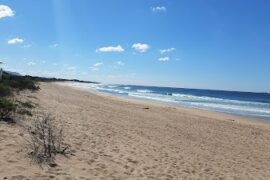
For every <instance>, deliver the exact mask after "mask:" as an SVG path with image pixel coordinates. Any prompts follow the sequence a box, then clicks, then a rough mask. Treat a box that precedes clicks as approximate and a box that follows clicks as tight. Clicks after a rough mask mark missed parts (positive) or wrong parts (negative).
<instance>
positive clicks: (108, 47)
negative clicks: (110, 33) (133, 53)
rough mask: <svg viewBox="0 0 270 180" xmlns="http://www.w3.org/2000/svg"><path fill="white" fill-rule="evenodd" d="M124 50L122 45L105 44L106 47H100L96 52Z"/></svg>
mask: <svg viewBox="0 0 270 180" xmlns="http://www.w3.org/2000/svg"><path fill="white" fill-rule="evenodd" d="M123 51H125V49H124V48H122V46H120V45H118V46H107V47H101V48H98V49H96V52H123Z"/></svg>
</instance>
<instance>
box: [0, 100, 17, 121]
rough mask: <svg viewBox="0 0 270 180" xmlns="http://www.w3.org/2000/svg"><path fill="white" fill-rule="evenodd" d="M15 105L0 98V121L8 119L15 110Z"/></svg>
mask: <svg viewBox="0 0 270 180" xmlns="http://www.w3.org/2000/svg"><path fill="white" fill-rule="evenodd" d="M15 107H16V106H15V104H14V103H13V102H12V101H10V100H9V99H7V98H3V97H0V120H5V119H6V118H10V115H11V113H12V112H13V111H14V110H15Z"/></svg>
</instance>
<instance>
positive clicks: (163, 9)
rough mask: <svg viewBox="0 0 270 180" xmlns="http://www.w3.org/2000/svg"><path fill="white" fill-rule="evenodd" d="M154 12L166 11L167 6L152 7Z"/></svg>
mask: <svg viewBox="0 0 270 180" xmlns="http://www.w3.org/2000/svg"><path fill="white" fill-rule="evenodd" d="M152 11H153V12H166V11H167V8H166V7H165V6H156V7H153V8H152Z"/></svg>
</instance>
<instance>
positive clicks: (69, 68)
mask: <svg viewBox="0 0 270 180" xmlns="http://www.w3.org/2000/svg"><path fill="white" fill-rule="evenodd" d="M67 69H68V70H70V71H75V70H76V69H77V67H75V66H69V67H67Z"/></svg>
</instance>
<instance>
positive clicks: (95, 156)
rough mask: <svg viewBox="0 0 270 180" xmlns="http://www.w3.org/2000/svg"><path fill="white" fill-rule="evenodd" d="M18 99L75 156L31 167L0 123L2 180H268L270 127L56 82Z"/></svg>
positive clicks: (11, 129) (19, 140)
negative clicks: (54, 128) (43, 118)
mask: <svg viewBox="0 0 270 180" xmlns="http://www.w3.org/2000/svg"><path fill="white" fill-rule="evenodd" d="M21 98H28V99H29V100H31V101H33V102H35V103H38V104H39V105H40V106H39V107H37V110H40V111H46V112H49V113H51V114H52V115H53V116H54V117H55V118H56V121H57V123H58V124H62V125H63V126H64V130H65V140H66V143H68V144H70V145H71V147H72V149H73V150H74V156H69V157H68V158H67V157H64V156H58V157H57V161H56V162H57V164H58V166H57V167H55V168H50V167H47V166H43V167H42V168H40V167H39V166H38V165H35V164H32V163H31V161H30V159H28V158H26V157H25V152H24V150H22V144H23V143H24V140H23V139H24V138H23V136H24V131H23V128H22V127H20V124H23V123H24V122H23V121H28V120H27V119H25V120H22V122H20V123H18V124H17V125H8V124H5V123H0V144H1V146H0V157H1V163H0V177H1V178H2V179H3V178H7V179H117V180H118V179H142V180H143V179H245V180H246V179H265V180H267V179H269V177H270V168H269V167H270V125H269V124H266V123H263V122H258V121H252V120H249V121H248V120H245V119H244V118H240V117H235V116H230V115H225V114H220V113H213V112H209V111H201V110H192V109H184V108H177V107H172V106H168V105H161V104H159V105H155V104H154V103H150V102H141V101H137V100H125V99H120V98H115V97H109V96H105V95H97V94H93V93H89V92H86V91H83V90H77V89H74V88H70V87H65V86H62V85H58V84H54V83H42V84H41V90H40V91H38V92H37V93H34V94H31V96H30V95H29V94H28V93H25V94H23V95H22V97H21ZM1 178H0V179H1Z"/></svg>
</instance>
